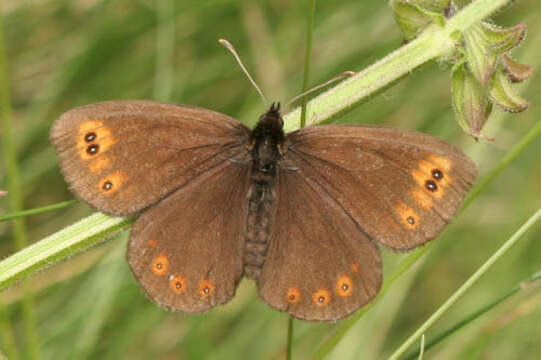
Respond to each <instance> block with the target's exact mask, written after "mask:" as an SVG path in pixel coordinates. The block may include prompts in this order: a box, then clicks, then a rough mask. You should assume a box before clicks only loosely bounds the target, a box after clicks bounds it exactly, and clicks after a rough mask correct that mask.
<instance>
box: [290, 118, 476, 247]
mask: <svg viewBox="0 0 541 360" xmlns="http://www.w3.org/2000/svg"><path fill="white" fill-rule="evenodd" d="M288 141H289V144H288V152H287V157H288V159H289V161H290V162H292V163H293V164H294V166H295V167H297V168H298V169H299V170H300V171H301V172H302V174H304V176H307V177H308V178H310V179H311V181H314V182H316V183H318V184H320V186H321V187H322V188H324V189H325V191H326V192H327V193H328V194H329V196H331V197H332V198H333V199H335V200H336V201H337V202H338V203H339V204H340V206H341V208H342V209H343V211H345V212H346V213H347V214H348V215H349V216H350V217H351V218H352V219H353V220H354V221H355V223H356V224H357V225H358V227H359V229H360V231H362V232H363V233H365V234H366V235H368V236H369V237H370V238H371V239H373V240H375V241H377V242H379V243H381V244H383V245H385V246H388V247H391V248H393V249H398V250H407V249H411V248H414V247H416V246H418V245H422V244H424V243H425V242H426V241H428V240H430V239H433V238H434V237H436V236H437V235H438V234H439V233H440V232H441V230H442V229H443V227H444V226H445V225H446V224H447V223H448V222H449V221H450V220H451V219H452V217H453V216H454V214H455V213H456V212H457V211H458V209H459V208H460V205H461V204H462V200H463V199H464V197H465V195H466V193H467V192H468V190H469V189H470V188H471V186H472V184H473V182H474V181H475V178H476V175H477V169H476V167H475V164H474V163H473V162H472V161H471V160H470V159H469V158H468V157H467V156H466V155H464V154H463V153H462V152H461V151H460V150H458V149H457V148H456V147H454V146H452V145H450V144H448V143H446V142H444V141H442V140H439V139H437V138H435V137H433V136H430V135H427V134H422V133H417V132H411V131H405V130H400V129H395V128H388V127H377V126H351V125H349V126H340V125H331V126H320V127H313V128H306V129H302V130H300V131H297V132H294V133H291V134H289V136H288Z"/></svg>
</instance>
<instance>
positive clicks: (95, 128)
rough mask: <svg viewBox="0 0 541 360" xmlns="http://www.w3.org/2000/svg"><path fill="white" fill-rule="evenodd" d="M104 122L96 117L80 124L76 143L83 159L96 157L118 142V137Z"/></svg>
mask: <svg viewBox="0 0 541 360" xmlns="http://www.w3.org/2000/svg"><path fill="white" fill-rule="evenodd" d="M104 122H105V120H102V119H95V120H88V121H85V122H82V123H81V124H80V125H79V132H78V134H77V140H76V143H77V149H78V151H79V157H80V158H81V159H82V160H90V159H96V158H97V156H98V155H99V154H101V153H103V152H105V151H106V150H107V149H108V148H110V147H111V146H113V145H114V144H115V143H116V138H115V137H114V136H112V133H111V130H110V129H109V128H108V127H107V126H105V125H104Z"/></svg>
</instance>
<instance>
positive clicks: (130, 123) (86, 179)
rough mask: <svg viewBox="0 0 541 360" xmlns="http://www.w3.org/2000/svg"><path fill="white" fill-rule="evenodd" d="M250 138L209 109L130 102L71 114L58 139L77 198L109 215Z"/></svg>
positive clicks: (162, 191) (158, 193) (155, 195)
mask: <svg viewBox="0 0 541 360" xmlns="http://www.w3.org/2000/svg"><path fill="white" fill-rule="evenodd" d="M248 134H249V130H248V129H247V128H246V127H245V126H243V125H242V124H240V123H239V122H238V121H236V120H235V119H232V118H230V117H228V116H225V115H222V114H219V113H216V112H213V111H210V110H206V109H201V108H196V107H188V106H180V105H174V104H167V103H160V102H154V101H129V100H127V101H110V102H102V103H97V104H91V105H86V106H82V107H79V108H76V109H73V110H70V111H68V112H66V113H65V114H63V115H62V116H61V117H60V118H59V119H58V120H57V121H56V122H55V123H54V125H53V128H52V131H51V140H52V142H53V144H54V146H55V148H56V150H57V153H58V157H59V163H60V168H61V170H62V172H63V173H64V176H65V178H66V180H67V182H68V183H69V184H70V186H71V189H72V191H73V192H74V193H75V194H76V195H77V196H78V197H80V198H81V199H82V200H84V201H85V202H87V203H89V204H90V205H92V206H94V207H95V208H97V209H98V210H100V211H103V212H106V213H108V214H112V215H130V214H133V213H135V212H137V211H139V210H141V209H143V208H146V207H148V206H150V205H152V204H154V203H156V202H157V201H158V200H159V199H161V198H163V197H164V196H166V195H168V194H170V193H171V192H172V191H174V190H175V189H178V188H179V187H181V186H183V185H184V184H186V183H187V182H189V181H190V180H191V179H193V178H195V177H196V176H197V175H199V174H201V173H203V172H205V171H207V170H209V169H212V168H213V167H215V166H217V165H219V164H221V163H222V162H223V161H224V160H225V159H228V158H229V159H231V158H234V157H235V156H238V154H241V153H243V149H242V148H243V147H244V143H245V142H246V141H247V139H248Z"/></svg>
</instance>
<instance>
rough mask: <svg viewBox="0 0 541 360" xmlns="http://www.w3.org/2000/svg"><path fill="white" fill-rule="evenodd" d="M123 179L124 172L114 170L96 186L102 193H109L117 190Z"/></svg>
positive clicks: (124, 179)
mask: <svg viewBox="0 0 541 360" xmlns="http://www.w3.org/2000/svg"><path fill="white" fill-rule="evenodd" d="M125 181H126V177H125V176H124V173H123V172H122V171H115V172H114V173H112V174H109V175H107V176H106V177H105V178H103V180H101V181H100V182H99V184H98V187H99V189H100V191H101V193H102V194H106V195H110V194H113V193H115V192H116V191H117V190H119V189H120V188H121V187H122V184H123V183H124V182H125Z"/></svg>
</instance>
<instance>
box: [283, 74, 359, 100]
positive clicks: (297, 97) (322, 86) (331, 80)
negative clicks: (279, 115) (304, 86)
mask: <svg viewBox="0 0 541 360" xmlns="http://www.w3.org/2000/svg"><path fill="white" fill-rule="evenodd" d="M352 75H355V71H351V70H348V71H344V72H343V73H341V74H339V75H337V76H335V77H333V78H332V79H330V80H327V81H325V82H324V83H323V84H319V85H317V86H314V87H313V88H311V89H308V90H306V91H305V92H303V93H301V94H299V95H297V96H295V97H294V98H293V99H291V100H289V101H288V102H287V103H286V105H285V106H284V107H286V108H287V107H289V106H290V105H291V104H294V103H295V102H297V101H299V100H300V99H302V98H304V97H305V96H308V95H310V94H311V93H313V92H315V91H318V90H319V89H321V88H324V87H326V86H329V85H330V84H332V83H335V82H337V81H340V80H342V79H345V78H347V77H350V76H352Z"/></svg>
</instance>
